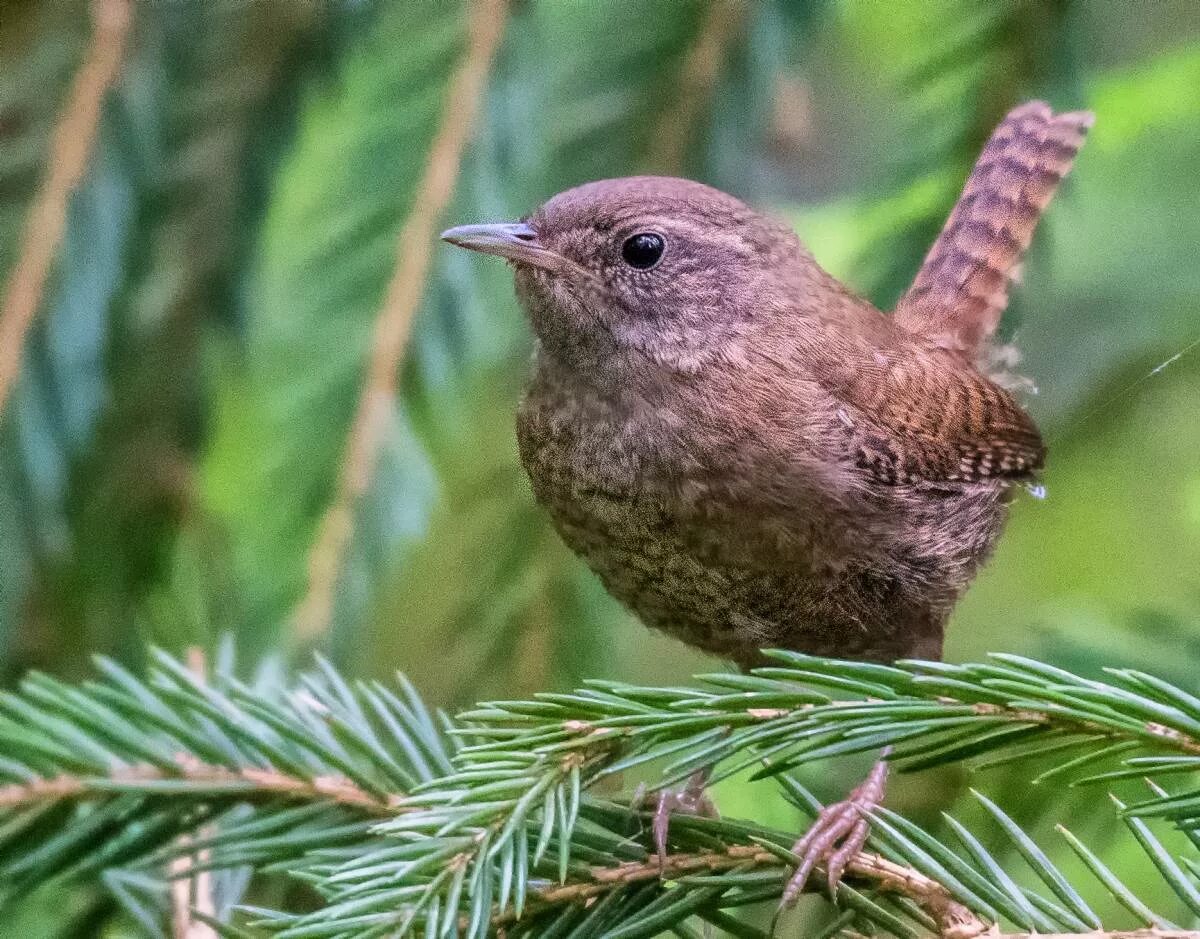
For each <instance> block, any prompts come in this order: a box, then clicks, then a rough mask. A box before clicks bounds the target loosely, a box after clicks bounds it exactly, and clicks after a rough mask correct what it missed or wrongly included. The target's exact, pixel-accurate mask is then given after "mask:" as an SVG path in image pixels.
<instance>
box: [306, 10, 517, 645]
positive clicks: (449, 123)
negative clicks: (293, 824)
mask: <svg viewBox="0 0 1200 939" xmlns="http://www.w3.org/2000/svg"><path fill="white" fill-rule="evenodd" d="M507 12H508V9H507V3H506V0H476V2H475V3H474V4H473V6H472V10H471V25H470V42H469V45H468V48H467V51H466V53H465V55H464V57H463V60H462V63H461V64H460V66H459V68H458V71H457V73H456V74H455V75H454V77H453V79H452V80H451V82H450V86H449V88H448V89H447V92H446V98H445V105H444V107H443V109H442V114H443V118H442V125H441V127H440V128H439V129H438V132H437V135H436V136H435V137H434V140H433V144H432V145H431V147H430V150H429V158H428V160H427V161H426V164H425V173H424V176H422V178H421V181H420V183H419V184H418V186H417V190H416V197H415V198H414V200H413V205H412V211H411V212H410V213H409V216H408V219H407V220H406V221H405V223H404V226H403V227H402V228H401V230H400V237H399V248H398V254H397V258H396V267H395V271H394V273H393V275H392V280H391V283H390V284H389V285H388V290H387V296H386V298H385V299H384V302H383V306H382V308H381V309H380V312H379V316H378V318H377V319H376V322H375V338H374V340H373V344H372V350H371V363H370V366H369V368H368V371H367V377H366V381H365V384H364V385H363V390H362V394H361V396H360V398H359V401H358V410H357V412H356V413H355V416H354V422H353V424H352V425H351V429H350V436H349V439H348V441H347V443H346V448H345V451H344V452H343V455H342V461H341V468H340V472H339V474H338V482H337V491H336V494H335V496H334V499H333V502H332V504H331V505H330V506H329V508H328V510H327V511H326V512H325V515H324V516H323V517H322V519H321V523H320V525H319V526H318V528H317V537H316V541H315V542H314V544H313V548H312V551H311V552H310V554H309V559H308V590H307V593H306V594H305V596H304V598H303V600H302V601H301V602H300V605H299V606H298V607H297V609H296V613H295V617H294V625H295V628H294V631H293V635H292V640H293V642H294V643H295V644H296V645H300V646H303V645H306V644H309V643H312V642H313V641H315V640H317V639H319V638H320V637H321V636H322V635H324V633H325V632H326V631H327V630H328V628H329V623H330V620H331V618H332V615H333V603H334V596H335V592H336V588H337V580H338V576H339V574H340V573H341V567H342V561H343V558H344V557H345V553H346V548H347V547H348V545H349V544H350V540H351V538H352V537H353V535H354V512H355V509H356V507H357V503H358V500H359V499H360V498H361V497H362V495H363V493H365V492H366V491H367V488H368V486H369V485H370V482H371V477H372V476H373V475H374V472H375V465H376V461H377V459H378V456H379V447H380V444H381V443H382V441H383V436H384V433H385V431H386V428H387V424H388V418H389V417H390V416H391V412H392V407H393V404H394V399H395V395H396V373H397V371H398V369H399V367H400V362H401V359H402V358H403V355H404V347H405V345H406V343H407V341H408V336H409V332H410V330H411V326H412V320H413V316H414V315H415V314H416V312H417V307H418V305H419V304H420V302H421V297H422V294H423V292H424V288H425V281H426V279H427V276H428V273H429V267H430V262H431V260H432V251H433V246H434V235H435V234H436V225H437V222H438V219H439V217H440V216H441V213H442V211H443V210H444V209H445V207H446V204H447V203H448V202H449V201H450V196H451V195H452V194H453V191H454V184H455V182H456V180H457V178H458V172H459V166H460V164H461V162H462V155H463V151H464V150H465V149H466V145H467V142H468V140H469V138H470V132H471V126H472V124H473V123H474V119H475V114H476V112H477V111H478V109H479V104H480V98H481V97H482V95H483V91H484V87H485V85H486V82H487V76H488V73H489V71H490V69H491V63H492V59H493V57H494V56H495V53H496V49H497V48H498V47H499V45H500V39H501V36H502V35H503V33H504V24H505V19H506V18H507Z"/></svg>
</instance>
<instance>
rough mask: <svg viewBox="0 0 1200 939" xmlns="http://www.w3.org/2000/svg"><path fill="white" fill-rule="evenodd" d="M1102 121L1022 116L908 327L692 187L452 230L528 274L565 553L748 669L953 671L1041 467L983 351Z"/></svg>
mask: <svg viewBox="0 0 1200 939" xmlns="http://www.w3.org/2000/svg"><path fill="white" fill-rule="evenodd" d="M1091 122H1092V116H1091V115H1090V114H1089V113H1086V112H1075V113H1068V114H1059V115H1053V114H1052V113H1051V111H1050V109H1049V108H1048V107H1047V106H1046V105H1045V104H1042V103H1041V102H1031V103H1028V104H1025V105H1023V106H1021V107H1019V108H1017V109H1016V110H1014V111H1012V112H1011V113H1010V114H1009V115H1008V116H1007V117H1006V118H1005V120H1004V121H1003V122H1002V123H1001V124H1000V125H999V127H998V128H997V129H996V131H995V132H994V134H993V135H992V137H991V139H990V140H989V142H988V143H987V145H986V147H985V149H984V151H983V154H982V156H981V157H980V159H979V162H978V163H977V164H976V166H975V168H974V170H973V171H972V173H971V175H970V178H969V179H968V181H967V184H966V188H965V189H964V191H963V193H962V196H961V197H960V199H959V201H958V203H957V204H956V205H955V207H954V210H953V211H952V213H951V215H950V218H949V220H948V221H947V223H946V226H945V228H944V229H943V231H942V233H941V234H940V236H939V237H938V239H937V240H936V242H935V243H934V245H933V247H932V249H931V250H930V252H929V254H928V256H927V257H926V258H925V261H924V263H923V264H922V266H921V268H920V270H919V272H918V274H917V276H916V280H915V281H914V283H913V285H912V287H911V288H910V289H909V290H908V292H907V293H905V294H904V296H903V297H902V298H901V299H900V301H899V303H898V305H897V306H896V309H895V311H894V312H893V314H892V315H891V316H887V315H884V314H883V313H881V312H880V311H879V310H878V309H876V308H875V307H874V306H872V305H871V304H870V303H868V302H867V301H866V300H864V299H862V298H860V297H858V296H855V295H854V294H853V293H851V292H850V291H849V290H848V289H846V288H845V287H844V286H843V285H842V284H841V283H840V282H838V281H837V280H836V279H834V278H833V277H832V276H830V275H829V274H827V273H826V272H825V271H824V270H822V269H821V268H820V267H819V266H818V265H817V263H816V262H815V261H814V260H813V257H812V255H811V254H809V252H808V251H807V250H806V249H805V247H804V246H803V245H802V244H801V243H800V241H799V240H798V239H797V237H796V235H795V234H794V232H793V231H792V230H791V229H790V228H789V227H788V226H786V225H784V224H782V223H780V222H778V221H775V220H773V219H771V218H768V217H765V216H763V215H761V214H759V213H758V212H756V211H754V210H753V209H751V208H749V207H748V206H746V205H745V204H744V203H742V202H741V201H739V200H738V199H735V198H733V197H732V196H729V195H726V194H725V193H723V192H719V191H717V190H715V189H712V188H710V187H708V186H704V185H701V184H700V183H696V182H690V181H687V180H683V179H672V178H662V177H652V176H642V177H632V178H627V179H613V180H604V181H601V182H594V183H588V184H586V185H583V186H579V187H577V188H575V189H571V190H568V191H566V192H563V193H561V194H559V195H557V196H555V197H554V198H552V199H550V200H549V201H548V202H546V203H545V204H544V205H543V206H542V207H541V208H540V209H538V210H537V211H536V212H535V213H534V214H533V215H532V216H530V217H529V218H527V219H526V220H524V221H521V222H517V223H512V224H488V225H466V226H462V227H459V228H453V229H450V230H449V231H447V232H445V233H444V234H443V236H442V237H443V238H444V239H445V240H447V241H449V242H451V243H452V244H456V245H459V246H461V247H464V248H470V249H472V250H475V251H482V252H484V253H488V254H495V255H499V256H501V257H503V258H507V259H508V260H509V261H511V262H512V264H513V267H514V269H515V279H516V289H517V295H518V297H519V299H520V302H521V304H522V305H523V306H524V308H525V309H526V311H527V312H528V314H529V318H530V320H531V321H532V325H533V329H534V332H535V334H536V339H537V344H536V354H535V361H534V367H533V375H532V379H531V381H530V384H529V387H528V390H527V393H526V395H525V398H524V400H523V401H522V403H521V405H520V409H519V413H518V417H517V434H518V441H519V445H520V452H521V459H522V462H523V464H524V466H525V469H526V470H527V471H528V473H529V478H530V480H531V481H532V484H533V491H534V494H535V495H536V497H537V500H538V501H539V502H540V503H541V504H542V505H543V506H544V507H545V508H546V509H547V510H548V511H549V513H550V516H551V518H552V519H553V521H554V524H555V527H556V528H557V530H558V532H559V533H560V535H561V536H562V538H563V540H564V541H566V543H567V544H568V545H569V546H570V547H571V548H572V549H573V550H574V551H576V552H577V553H578V554H579V555H580V556H581V557H582V558H583V559H584V560H585V561H586V562H587V563H588V564H589V565H590V566H591V568H592V569H593V570H594V571H595V572H596V574H597V575H598V576H599V577H600V579H601V580H602V581H603V583H604V585H605V586H606V587H607V589H608V590H609V591H610V592H611V593H612V594H613V595H614V596H616V597H617V598H618V599H619V600H620V601H621V602H622V603H624V604H625V605H626V606H628V607H629V608H630V609H631V610H633V611H634V613H636V614H637V615H638V616H639V617H640V618H641V619H642V620H643V622H645V623H646V624H647V625H649V626H652V627H655V628H657V629H661V630H665V631H666V632H668V633H670V634H671V635H673V636H676V637H678V638H680V639H682V640H683V641H685V642H688V643H691V644H692V645H695V646H699V647H700V648H701V649H704V650H706V651H708V652H711V653H714V654H717V655H720V656H725V657H728V658H730V659H732V660H734V661H735V662H737V663H738V664H739V665H742V666H750V665H753V664H755V663H756V662H758V661H759V650H760V649H762V648H768V647H775V648H786V649H797V650H801V651H804V652H808V653H812V654H816V655H833V656H837V657H840V658H860V659H869V660H877V661H892V660H895V659H897V658H900V657H909V656H912V657H921V658H929V659H936V658H940V657H941V652H942V641H943V631H944V627H945V623H946V620H947V618H948V616H949V614H950V612H951V610H952V608H953V606H954V604H955V601H956V600H957V599H958V597H959V596H960V595H961V594H962V593H963V591H964V589H965V588H966V587H967V585H968V584H969V583H970V581H971V580H972V578H973V577H974V576H975V574H976V572H977V571H978V570H979V567H980V565H981V564H982V563H983V561H984V560H985V559H986V558H987V557H988V555H989V554H990V553H991V551H992V548H993V546H994V544H995V543H996V539H997V537H998V535H999V534H1000V531H1001V528H1002V526H1003V524H1004V521H1005V517H1006V514H1007V509H1008V504H1009V502H1010V499H1011V496H1012V494H1013V492H1014V488H1015V487H1017V486H1018V485H1020V484H1022V483H1023V482H1025V481H1028V480H1030V479H1031V478H1032V477H1034V475H1035V474H1036V473H1037V472H1038V470H1039V469H1040V468H1041V467H1042V462H1043V458H1044V455H1045V448H1044V446H1043V444H1042V440H1041V437H1040V436H1039V433H1038V429H1037V427H1036V426H1035V425H1034V422H1033V420H1032V419H1031V418H1030V417H1029V415H1028V414H1027V413H1026V412H1025V411H1024V410H1023V409H1022V407H1021V405H1020V404H1019V403H1018V401H1017V400H1016V399H1015V397H1014V396H1013V394H1012V393H1010V391H1008V390H1006V389H1005V388H1004V387H1002V386H1001V385H1000V384H997V383H996V382H995V381H993V380H991V379H990V378H989V376H988V374H987V370H986V361H987V357H988V351H989V348H988V343H989V339H990V337H991V336H992V334H993V332H994V330H995V328H996V325H997V323H998V321H999V318H1000V314H1001V312H1002V311H1003V309H1004V307H1005V305H1006V302H1007V295H1008V290H1009V287H1010V285H1011V283H1012V281H1013V279H1014V276H1015V274H1016V270H1017V266H1018V264H1019V262H1020V260H1021V257H1022V255H1023V253H1024V252H1025V249H1026V248H1027V247H1028V245H1029V243H1030V239H1031V238H1032V236H1033V231H1034V228H1035V226H1036V225H1037V222H1038V219H1039V217H1040V216H1041V214H1042V211H1043V210H1044V209H1045V207H1046V205H1047V203H1048V202H1049V200H1050V198H1051V196H1052V195H1053V193H1054V191H1055V189H1056V187H1057V186H1058V184H1059V182H1060V181H1061V180H1062V178H1063V176H1064V175H1065V174H1066V172H1067V171H1068V169H1069V168H1070V166H1071V163H1072V161H1073V159H1074V157H1075V154H1076V153H1077V151H1078V150H1079V148H1080V147H1081V146H1082V144H1083V140H1084V135H1085V133H1086V131H1087V129H1088V127H1089V126H1090V125H1091Z"/></svg>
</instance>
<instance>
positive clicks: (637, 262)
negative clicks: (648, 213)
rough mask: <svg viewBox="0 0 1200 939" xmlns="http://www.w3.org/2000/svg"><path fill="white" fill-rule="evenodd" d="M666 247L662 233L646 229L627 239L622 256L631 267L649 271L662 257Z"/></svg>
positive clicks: (622, 248)
mask: <svg viewBox="0 0 1200 939" xmlns="http://www.w3.org/2000/svg"><path fill="white" fill-rule="evenodd" d="M666 248H667V243H666V242H665V241H664V240H663V236H662V235H659V234H656V233H654V232H652V231H644V232H639V233H638V234H636V235H632V236H630V237H629V238H626V239H625V244H623V245H621V257H623V258H624V259H625V263H626V264H628V265H629V266H630V267H636V268H637V269H638V270H639V271H648V270H650V268H652V267H654V265H655V264H657V263H658V262H659V261H660V260H661V259H662V256H663V251H665V250H666Z"/></svg>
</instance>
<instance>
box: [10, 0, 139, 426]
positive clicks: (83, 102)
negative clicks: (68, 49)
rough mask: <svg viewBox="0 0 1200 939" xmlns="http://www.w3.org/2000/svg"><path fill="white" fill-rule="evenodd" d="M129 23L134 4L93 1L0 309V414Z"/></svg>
mask: <svg viewBox="0 0 1200 939" xmlns="http://www.w3.org/2000/svg"><path fill="white" fill-rule="evenodd" d="M132 22H133V3H132V0H93V2H92V24H93V29H92V40H91V44H90V46H89V48H88V50H87V53H86V56H85V58H84V62H83V65H82V66H81V67H80V69H79V72H78V74H77V75H76V76H75V82H74V85H73V87H72V89H71V94H70V96H69V98H68V99H67V103H66V105H65V107H64V108H63V112H62V115H61V116H60V117H59V120H58V124H57V126H56V127H55V130H54V136H53V139H52V140H51V143H50V152H49V155H48V157H47V161H46V167H47V168H46V176H45V178H44V179H43V180H42V185H41V187H40V188H39V189H38V192H37V195H36V196H35V197H34V200H33V205H32V206H31V207H30V210H29V216H28V218H27V219H26V222H25V230H24V233H23V235H22V239H21V250H20V253H19V255H18V257H17V261H16V264H15V266H14V267H13V272H12V276H11V277H10V278H9V282H8V286H7V287H6V288H5V291H4V300H3V305H2V306H0V413H3V411H4V405H5V404H6V403H7V401H8V397H9V394H10V393H11V392H12V389H13V386H14V385H15V384H16V381H17V376H18V375H19V374H20V371H21V356H22V350H23V349H24V346H25V337H26V335H27V334H28V333H29V328H30V326H32V325H33V321H34V319H35V318H36V317H37V312H38V309H39V308H40V307H41V304H42V298H43V297H44V295H45V292H46V280H47V278H48V277H49V275H50V269H51V267H52V266H53V264H54V258H55V256H56V255H57V254H58V248H59V245H60V244H61V243H62V237H63V232H64V230H65V229H66V223H67V205H68V203H69V202H70V199H71V194H72V193H73V192H74V191H75V189H76V187H77V186H78V185H79V183H80V181H81V180H82V179H83V176H84V173H85V172H86V171H87V166H88V160H89V159H90V158H91V154H92V149H93V148H94V146H95V142H96V130H97V128H98V127H99V124H100V111H101V107H102V106H103V104H104V97H105V95H106V94H107V93H108V90H109V89H110V88H111V87H112V86H113V83H114V82H115V81H116V80H117V78H118V76H119V75H120V74H121V64H122V62H123V61H124V59H125V47H126V45H127V43H128V38H129V32H130V27H131V25H132Z"/></svg>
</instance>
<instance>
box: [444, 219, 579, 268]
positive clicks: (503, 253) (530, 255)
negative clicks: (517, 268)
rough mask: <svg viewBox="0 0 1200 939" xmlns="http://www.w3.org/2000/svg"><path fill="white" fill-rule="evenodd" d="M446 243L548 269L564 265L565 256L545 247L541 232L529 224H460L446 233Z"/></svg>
mask: <svg viewBox="0 0 1200 939" xmlns="http://www.w3.org/2000/svg"><path fill="white" fill-rule="evenodd" d="M442 241H448V242H450V244H452V245H458V247H460V248H466V249H468V250H470V251H479V252H481V253H483V254H494V255H496V256H497V257H501V258H506V259H507V260H509V261H514V262H516V263H517V264H531V265H533V266H534V267H541V268H545V269H546V270H557V269H559V268H560V267H562V264H563V257H562V255H560V254H556V253H555V252H553V251H551V250H550V249H549V248H546V247H543V246H542V244H541V242H539V241H538V235H537V232H536V231H535V230H534V229H533V228H532V227H531V226H530V225H527V224H526V223H525V222H499V223H496V224H488V225H459V226H458V227H457V228H448V229H446V230H445V231H444V232H442Z"/></svg>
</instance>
